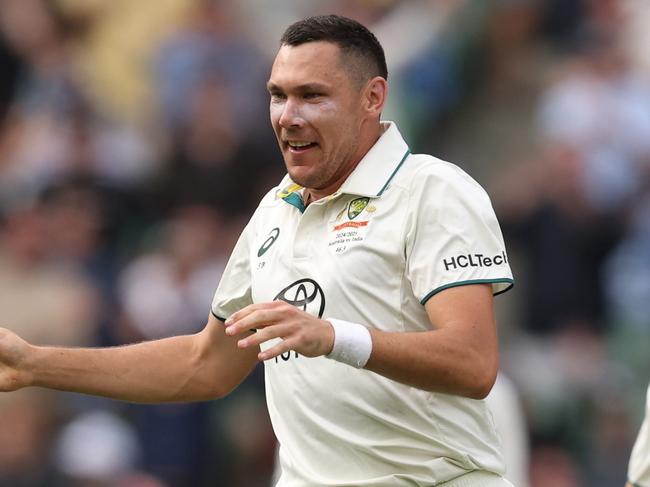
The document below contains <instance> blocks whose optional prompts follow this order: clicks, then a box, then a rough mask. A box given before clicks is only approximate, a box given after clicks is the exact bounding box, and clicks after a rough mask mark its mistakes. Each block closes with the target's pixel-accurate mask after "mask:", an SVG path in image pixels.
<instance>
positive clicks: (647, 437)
mask: <svg viewBox="0 0 650 487" xmlns="http://www.w3.org/2000/svg"><path fill="white" fill-rule="evenodd" d="M627 478H628V481H629V482H630V483H631V484H632V485H635V486H637V485H638V486H639V487H650V386H648V392H647V397H646V411H645V419H644V420H643V424H641V429H640V430H639V434H638V435H637V438H636V441H635V442H634V447H633V448H632V454H631V455H630V464H629V466H628V471H627Z"/></svg>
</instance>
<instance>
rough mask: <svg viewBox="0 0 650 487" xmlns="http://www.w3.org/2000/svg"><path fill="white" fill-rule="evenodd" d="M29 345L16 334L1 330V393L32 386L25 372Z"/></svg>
mask: <svg viewBox="0 0 650 487" xmlns="http://www.w3.org/2000/svg"><path fill="white" fill-rule="evenodd" d="M28 351H29V344H28V343H27V342H26V341H25V340H23V339H22V338H20V337H19V336H18V335H16V334H15V333H13V332H11V331H9V330H7V329H4V328H0V391H4V392H7V391H15V390H17V389H20V388H22V387H25V386H28V385H29V384H30V377H29V373H27V372H26V371H25V370H24V364H25V361H26V359H27V355H28Z"/></svg>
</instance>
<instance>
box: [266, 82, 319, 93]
mask: <svg viewBox="0 0 650 487" xmlns="http://www.w3.org/2000/svg"><path fill="white" fill-rule="evenodd" d="M266 89H267V90H268V91H269V92H271V93H278V92H284V90H283V89H282V88H281V87H280V86H278V85H276V84H275V83H273V82H271V81H269V82H267V83H266ZM293 89H294V90H295V91H297V92H299V93H306V92H311V91H317V92H320V91H326V90H328V89H329V87H328V86H327V85H324V84H321V83H305V84H304V85H298V86H296V87H294V88H293Z"/></svg>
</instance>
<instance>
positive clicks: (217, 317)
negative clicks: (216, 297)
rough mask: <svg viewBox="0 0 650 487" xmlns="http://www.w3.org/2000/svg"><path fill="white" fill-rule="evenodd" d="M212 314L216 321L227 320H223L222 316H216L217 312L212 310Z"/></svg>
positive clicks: (224, 319)
mask: <svg viewBox="0 0 650 487" xmlns="http://www.w3.org/2000/svg"><path fill="white" fill-rule="evenodd" d="M210 313H211V314H212V316H214V317H215V318H216V319H218V320H219V321H223V322H225V321H226V318H222V317H221V316H219V315H217V314H215V312H214V311H212V309H211V310H210Z"/></svg>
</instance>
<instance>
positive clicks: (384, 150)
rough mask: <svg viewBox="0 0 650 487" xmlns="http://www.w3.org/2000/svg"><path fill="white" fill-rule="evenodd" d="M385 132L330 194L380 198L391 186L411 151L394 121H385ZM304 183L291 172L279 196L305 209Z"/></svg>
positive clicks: (286, 177) (302, 210) (285, 179)
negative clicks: (302, 193)
mask: <svg viewBox="0 0 650 487" xmlns="http://www.w3.org/2000/svg"><path fill="white" fill-rule="evenodd" d="M381 125H382V129H383V133H382V134H381V136H380V137H379V139H378V140H377V142H375V145H373V146H372V147H371V148H370V150H369V151H368V152H367V153H366V155H365V156H364V157H363V158H362V159H361V161H359V164H358V165H357V167H356V168H355V169H354V171H352V173H351V174H350V176H348V178H347V179H346V180H345V182H344V183H343V184H342V185H341V187H340V188H339V189H338V191H336V192H335V193H334V194H332V195H330V196H329V198H334V197H336V196H338V195H340V194H353V195H358V196H367V197H369V198H377V197H379V196H381V195H382V193H383V192H384V191H385V190H386V188H388V185H389V184H390V182H391V181H392V179H393V177H395V174H397V172H398V171H399V169H400V168H401V167H402V164H404V161H406V159H407V157H408V156H409V154H410V153H411V151H410V150H409V148H408V145H407V144H406V142H405V141H404V138H403V137H402V134H401V133H400V132H399V129H398V128H397V125H396V124H395V123H394V122H382V123H381ZM302 189H303V188H302V186H300V185H298V184H296V183H294V182H293V181H292V180H291V178H290V177H289V175H288V174H287V175H286V176H285V178H284V180H283V181H282V183H281V185H280V191H278V193H277V197H278V198H281V199H283V200H284V201H285V202H286V203H289V204H290V205H292V206H295V207H296V208H298V209H299V210H300V212H304V211H305V204H304V202H303V199H302V195H301V190H302Z"/></svg>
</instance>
